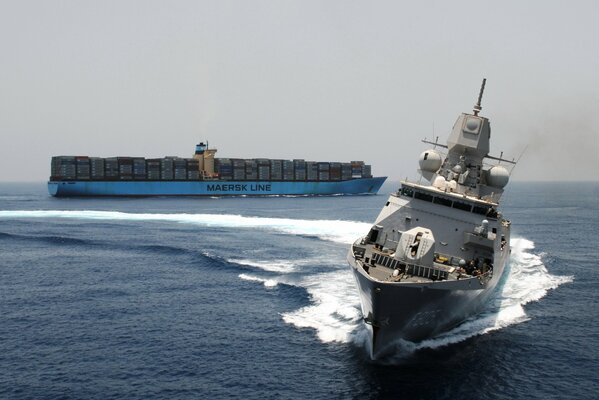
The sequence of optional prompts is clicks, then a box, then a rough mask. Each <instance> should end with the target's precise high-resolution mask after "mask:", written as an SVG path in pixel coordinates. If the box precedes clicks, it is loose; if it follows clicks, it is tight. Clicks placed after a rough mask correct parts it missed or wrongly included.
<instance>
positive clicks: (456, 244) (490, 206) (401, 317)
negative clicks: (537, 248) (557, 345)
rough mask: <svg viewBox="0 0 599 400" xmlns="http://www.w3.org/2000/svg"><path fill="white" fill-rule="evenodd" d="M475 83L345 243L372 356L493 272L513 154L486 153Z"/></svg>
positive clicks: (476, 303)
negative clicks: (370, 219) (362, 230)
mask: <svg viewBox="0 0 599 400" xmlns="http://www.w3.org/2000/svg"><path fill="white" fill-rule="evenodd" d="M485 83H486V80H483V83H482V86H481V89H480V93H479V96H478V101H477V103H476V105H475V106H474V110H473V112H472V114H467V113H463V114H461V115H460V116H459V117H458V119H457V121H456V123H455V124H454V126H453V129H452V131H451V134H450V135H449V138H448V140H447V145H441V144H439V143H437V141H435V142H432V141H428V140H423V142H425V143H428V144H430V145H433V146H434V148H432V149H430V150H427V151H424V152H423V153H422V154H421V155H420V160H419V164H420V169H419V172H420V174H421V175H422V178H421V180H420V182H419V183H416V182H410V181H408V180H404V181H402V182H401V187H400V188H399V190H398V191H397V192H395V193H392V194H391V195H390V196H389V199H388V201H387V203H386V204H385V206H384V207H383V209H382V210H381V212H380V214H379V216H378V217H377V219H376V221H375V223H374V225H373V226H372V228H371V229H370V231H369V232H368V234H367V235H366V236H364V237H362V238H359V239H358V240H356V241H355V242H354V243H353V244H352V246H351V248H350V250H349V253H348V262H349V264H350V266H351V270H352V271H353V274H354V277H355V279H356V283H357V286H358V290H359V295H360V300H361V307H362V314H363V318H364V322H365V323H366V326H367V328H368V331H369V334H370V356H371V358H373V359H376V358H379V357H381V356H383V355H385V354H386V353H388V352H390V351H392V350H393V348H394V344H395V343H397V342H398V341H399V340H409V341H421V340H424V339H427V338H431V337H434V336H435V335H438V334H439V333H442V332H444V331H447V330H449V329H451V328H452V327H454V326H456V325H458V324H459V323H461V322H463V321H464V320H465V319H466V318H468V317H469V316H471V315H473V314H475V313H477V312H479V311H480V310H481V308H482V306H483V305H484V303H485V301H486V300H487V299H488V298H489V296H490V295H491V293H492V292H493V289H494V288H495V286H496V285H497V283H498V281H499V280H500V278H501V276H502V274H503V271H504V268H505V266H506V263H507V261H508V258H509V254H510V222H509V221H508V220H507V219H505V218H504V217H503V215H502V214H501V213H500V212H499V211H498V205H499V199H500V197H501V195H502V193H503V189H504V187H505V185H506V184H507V183H508V180H509V176H510V173H511V170H512V168H513V165H514V164H515V162H514V161H513V160H512V161H508V160H504V159H502V158H501V156H500V157H493V156H490V155H489V139H490V136H491V127H490V124H489V120H488V119H487V118H485V117H482V116H480V115H479V112H480V111H481V108H482V107H481V99H482V95H483V91H484V87H485ZM440 149H444V150H443V151H441V150H440ZM490 163H493V164H490ZM423 179H424V180H426V181H428V183H426V184H424V183H422V180H423Z"/></svg>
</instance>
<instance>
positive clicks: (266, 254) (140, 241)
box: [0, 182, 599, 399]
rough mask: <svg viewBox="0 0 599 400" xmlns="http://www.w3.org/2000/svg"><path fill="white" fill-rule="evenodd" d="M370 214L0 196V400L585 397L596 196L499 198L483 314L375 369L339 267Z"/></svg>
mask: <svg viewBox="0 0 599 400" xmlns="http://www.w3.org/2000/svg"><path fill="white" fill-rule="evenodd" d="M385 189H386V191H387V192H389V191H390V190H392V189H394V187H393V185H387V186H385V187H384V190H385ZM385 202H386V195H384V194H381V195H378V196H355V197H346V196H338V197H281V198H272V197H265V198H220V199H217V198H142V199H127V198H122V199H119V198H108V199H55V198H52V197H49V196H48V195H47V192H46V189H45V185H44V184H6V183H5V184H0V254H1V258H0V371H2V373H1V374H0V398H2V399H59V398H60V399H82V398H85V399H165V398H168V399H171V398H173V399H204V398H206V399H208V398H209V399H225V398H244V399H271V398H272V399H305V398H310V399H330V398H340V399H346V398H347V399H354V398H355V399H377V398H394V399H395V398H397V399H413V398H416V399H548V398H550V399H553V398H555V399H596V398H599V326H598V323H597V318H598V317H599V305H598V303H599V302H598V300H599V297H598V293H599V290H598V287H599V269H598V268H597V260H599V241H598V240H597V235H598V234H599V184H598V183H551V184H548V183H518V182H516V183H513V184H510V186H509V188H508V191H507V192H506V193H505V195H504V202H503V206H502V210H503V212H504V214H505V215H506V216H508V217H509V218H510V219H511V220H512V226H513V237H512V243H511V244H512V257H511V261H510V267H509V269H508V271H507V274H506V275H505V277H504V282H503V284H502V285H501V287H500V288H499V289H498V291H497V292H496V293H495V296H494V298H493V299H492V301H490V302H489V303H488V305H487V307H486V308H485V310H484V311H483V312H482V313H481V314H480V315H477V316H475V317H473V318H471V319H470V320H468V321H466V322H465V323H464V324H462V325H461V326H459V327H457V328H456V329H454V330H452V331H450V332H448V333H446V334H443V335H442V336H440V337H437V338H433V339H431V340H428V341H425V342H421V343H410V342H400V343H397V349H396V352H395V354H393V355H392V356H390V357H389V358H387V359H385V360H381V361H378V362H373V361H371V360H369V358H368V355H367V351H366V347H365V346H366V344H365V329H364V327H363V325H362V322H361V316H360V311H359V299H358V296H357V291H356V288H355V286H354V282H353V277H352V276H351V273H350V271H349V268H348V266H347V263H346V261H345V257H346V252H347V249H348V245H349V243H351V241H353V240H354V239H355V238H356V237H358V236H361V235H363V234H365V233H366V232H367V231H368V229H369V227H370V224H371V223H372V221H373V220H374V218H375V217H376V215H377V214H378V211H379V210H380V209H381V207H382V206H383V205H384V203H385Z"/></svg>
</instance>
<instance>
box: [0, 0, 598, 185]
mask: <svg viewBox="0 0 599 400" xmlns="http://www.w3.org/2000/svg"><path fill="white" fill-rule="evenodd" d="M598 18H599V3H597V2H596V1H588V2H583V1H570V2H564V1H535V2H533V1H530V2H523V1H513V2H512V1H501V2H500V1H494V2H485V1H480V0H479V1H471V2H470V1H467V2H466V1H421V2H415V1H410V2H407V1H406V2H400V1H325V0H319V1H305V0H304V1H285V0H276V1H222V0H218V1H147V0H144V1H122V0H119V1H106V0H103V1H49V0H48V1H16V0H15V1H3V0H0V50H1V53H0V135H1V138H2V146H1V149H2V150H1V153H0V181H43V180H46V179H47V178H48V175H49V173H50V158H51V156H52V155H94V156H102V157H108V156H116V155H122V156H125V155H130V156H146V157H160V156H165V155H178V156H186V157H187V156H191V154H192V152H193V150H194V145H195V144H196V142H198V141H200V140H209V142H210V145H211V147H217V148H218V153H217V155H218V156H221V157H240V158H254V157H270V158H289V159H291V158H304V159H307V160H316V161H350V160H365V161H366V162H368V163H371V164H372V165H373V172H374V174H375V175H387V176H389V177H390V179H399V178H403V177H406V176H409V177H416V172H415V171H416V169H417V160H418V155H419V154H420V152H422V151H423V150H425V149H426V148H427V146H426V145H424V144H422V143H421V142H420V139H422V138H424V137H425V136H427V137H429V138H431V137H433V129H434V135H435V136H439V137H440V140H441V141H444V140H445V139H446V137H447V134H448V133H449V131H450V130H451V127H452V125H453V123H454V121H455V119H456V118H457V116H458V114H459V113H461V112H470V111H471V110H472V105H473V104H474V103H475V100H476V97H477V95H478V90H479V86H480V83H481V80H482V78H483V77H486V78H487V87H486V90H485V95H484V98H483V111H482V113H481V115H484V116H487V117H489V118H490V119H491V126H492V136H491V148H492V153H493V154H495V155H499V153H500V152H501V151H504V155H505V157H510V158H511V157H516V158H517V157H518V156H519V155H520V153H521V152H522V150H524V148H525V147H527V150H526V153H525V154H524V156H523V158H522V161H521V163H520V164H519V165H518V167H517V168H516V170H515V172H514V179H517V180H598V179H599V167H598V166H597V160H595V157H596V156H597V154H599V139H598V138H599V122H598V120H597V116H598V114H599V44H598V40H599V39H598V38H599V23H597V20H598Z"/></svg>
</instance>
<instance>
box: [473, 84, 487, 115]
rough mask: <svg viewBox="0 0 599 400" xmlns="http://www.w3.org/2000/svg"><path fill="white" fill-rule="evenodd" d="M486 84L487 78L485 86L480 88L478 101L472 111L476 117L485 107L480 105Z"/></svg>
mask: <svg viewBox="0 0 599 400" xmlns="http://www.w3.org/2000/svg"><path fill="white" fill-rule="evenodd" d="M485 83H487V78H483V84H482V85H481V87H480V92H479V93H478V101H477V102H476V104H475V105H474V109H473V110H472V111H473V112H474V115H475V116H478V113H479V112H480V110H482V109H483V107H482V106H481V105H480V102H481V101H482V99H483V92H484V91H485Z"/></svg>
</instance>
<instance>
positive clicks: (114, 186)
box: [48, 177, 386, 197]
mask: <svg viewBox="0 0 599 400" xmlns="http://www.w3.org/2000/svg"><path fill="white" fill-rule="evenodd" d="M385 179H386V178H385V177H374V178H359V179H351V180H346V181H327V182H324V181H288V182H286V181H224V180H220V181H50V182H48V192H49V193H50V194H51V195H52V196H57V197H65V196H244V195H249V196H269V195H273V196H274V195H334V194H376V193H377V192H378V191H379V189H380V188H381V186H382V185H383V183H384V182H385Z"/></svg>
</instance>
